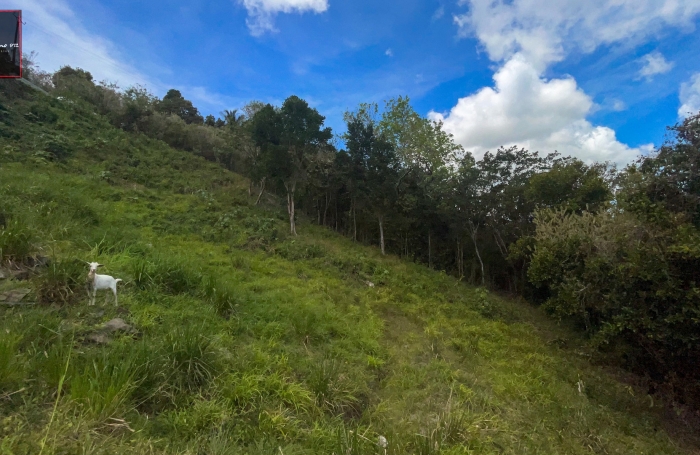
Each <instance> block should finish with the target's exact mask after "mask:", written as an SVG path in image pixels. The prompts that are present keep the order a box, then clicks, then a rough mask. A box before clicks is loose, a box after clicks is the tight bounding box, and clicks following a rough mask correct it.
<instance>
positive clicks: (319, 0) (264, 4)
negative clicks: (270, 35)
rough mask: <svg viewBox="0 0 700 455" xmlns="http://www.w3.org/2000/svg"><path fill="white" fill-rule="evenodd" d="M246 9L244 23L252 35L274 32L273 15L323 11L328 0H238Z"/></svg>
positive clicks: (326, 7)
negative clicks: (246, 14)
mask: <svg viewBox="0 0 700 455" xmlns="http://www.w3.org/2000/svg"><path fill="white" fill-rule="evenodd" d="M239 2H240V3H241V4H242V5H243V6H244V7H245V9H246V10H248V19H246V24H248V28H249V29H250V33H251V34H252V35H253V36H260V35H263V34H265V33H266V32H274V31H276V29H275V24H274V17H275V15H276V14H279V13H293V12H297V13H304V12H306V11H311V12H314V13H317V14H318V13H323V12H324V11H326V10H327V9H328V0H239Z"/></svg>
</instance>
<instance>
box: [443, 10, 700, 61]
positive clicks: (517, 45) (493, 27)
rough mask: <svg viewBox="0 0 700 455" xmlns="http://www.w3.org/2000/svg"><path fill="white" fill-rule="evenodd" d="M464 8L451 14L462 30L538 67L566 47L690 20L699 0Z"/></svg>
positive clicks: (498, 57)
mask: <svg viewBox="0 0 700 455" xmlns="http://www.w3.org/2000/svg"><path fill="white" fill-rule="evenodd" d="M461 3H462V4H466V5H468V6H469V10H468V12H466V13H465V14H462V15H457V16H455V18H454V19H455V22H456V24H457V25H458V27H459V32H460V34H462V35H468V34H474V35H475V36H476V37H477V38H478V39H479V40H480V41H481V43H482V44H483V46H484V47H485V49H486V51H487V52H488V54H489V57H490V58H491V59H492V60H494V61H503V60H507V59H508V58H510V57H511V56H512V55H514V54H515V53H521V54H523V55H525V56H526V57H527V59H528V60H529V61H531V62H532V63H533V64H535V65H536V66H537V67H538V68H540V69H543V67H544V66H546V65H547V64H548V63H552V62H555V61H560V60H562V59H563V58H564V57H565V56H566V54H567V52H570V51H572V50H575V49H577V50H580V51H583V52H592V51H593V50H594V49H596V48H597V47H598V46H600V45H604V44H612V43H617V42H621V41H633V42H634V41H637V42H639V41H642V40H644V39H646V38H648V37H649V36H653V35H654V34H656V33H658V32H659V31H661V30H664V29H666V28H668V27H688V28H691V27H692V26H693V19H694V16H695V15H697V14H698V13H700V2H698V1H697V0H585V1H584V0H570V1H554V2H549V3H548V4H547V6H546V7H543V6H542V3H541V2H539V1H535V0H512V1H508V2H506V1H503V0H462V2H461Z"/></svg>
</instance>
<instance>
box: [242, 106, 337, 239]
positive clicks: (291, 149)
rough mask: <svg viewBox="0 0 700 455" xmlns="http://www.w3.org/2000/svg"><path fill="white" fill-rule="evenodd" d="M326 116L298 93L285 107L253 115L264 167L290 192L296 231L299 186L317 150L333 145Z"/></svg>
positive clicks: (289, 209) (292, 226)
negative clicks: (325, 123) (296, 204)
mask: <svg viewBox="0 0 700 455" xmlns="http://www.w3.org/2000/svg"><path fill="white" fill-rule="evenodd" d="M324 120H325V117H323V116H322V115H321V114H319V113H318V111H317V110H316V109H313V108H311V107H309V105H308V103H307V102H306V101H304V100H302V99H301V98H299V97H297V96H290V97H289V98H287V99H286V100H285V101H284V104H282V107H281V108H279V109H274V108H273V107H272V106H271V105H269V104H268V105H266V106H265V107H263V108H261V109H260V110H258V111H257V112H256V113H255V115H254V117H253V119H252V122H251V123H252V125H251V129H252V135H253V140H254V141H255V142H256V144H258V145H259V146H260V147H261V149H262V155H263V156H262V157H261V160H260V162H261V164H260V166H261V168H260V169H261V170H263V171H264V173H265V174H266V175H267V176H269V177H271V178H272V179H274V180H275V181H276V182H277V183H278V184H280V185H281V186H283V187H284V189H285V192H286V195H287V212H288V214H289V227H290V231H291V233H292V234H294V235H296V234H297V231H296V222H295V210H296V209H295V203H296V199H295V198H296V196H297V191H298V190H299V187H300V186H302V185H303V184H304V182H305V180H306V178H307V169H308V167H309V164H310V162H311V160H313V158H314V156H315V153H316V152H317V151H318V150H320V149H326V148H328V147H330V144H329V143H328V141H329V140H330V139H331V137H332V132H331V129H330V128H324V127H323V122H324Z"/></svg>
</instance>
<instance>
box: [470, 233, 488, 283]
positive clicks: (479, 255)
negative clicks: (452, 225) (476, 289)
mask: <svg viewBox="0 0 700 455" xmlns="http://www.w3.org/2000/svg"><path fill="white" fill-rule="evenodd" d="M469 230H470V231H471V237H472V242H474V250H476V257H477V258H479V264H481V284H482V285H485V284H486V277H485V274H484V261H482V260H481V254H479V247H478V246H477V244H476V232H477V231H478V230H479V225H478V224H477V225H476V226H475V225H474V224H473V223H472V222H471V221H470V222H469Z"/></svg>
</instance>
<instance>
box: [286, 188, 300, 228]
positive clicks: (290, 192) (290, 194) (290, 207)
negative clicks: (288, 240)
mask: <svg viewBox="0 0 700 455" xmlns="http://www.w3.org/2000/svg"><path fill="white" fill-rule="evenodd" d="M284 186H285V188H286V189H287V212H288V213H289V229H290V231H291V233H292V235H297V227H296V224H295V223H294V190H295V189H296V182H293V183H290V184H286V183H285V184H284Z"/></svg>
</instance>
